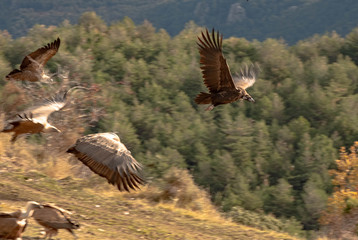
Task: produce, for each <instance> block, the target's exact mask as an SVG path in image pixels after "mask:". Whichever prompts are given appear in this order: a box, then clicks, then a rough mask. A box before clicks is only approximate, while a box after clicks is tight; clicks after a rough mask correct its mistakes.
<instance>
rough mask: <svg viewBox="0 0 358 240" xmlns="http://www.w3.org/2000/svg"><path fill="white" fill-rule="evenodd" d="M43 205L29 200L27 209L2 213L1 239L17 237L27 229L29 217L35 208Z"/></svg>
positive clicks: (0, 224) (0, 222) (0, 219)
mask: <svg viewBox="0 0 358 240" xmlns="http://www.w3.org/2000/svg"><path fill="white" fill-rule="evenodd" d="M41 207H42V206H41V205H40V204H38V203H37V202H33V201H30V202H27V204H26V211H21V210H18V211H16V212H13V213H0V239H17V238H20V237H21V235H22V233H23V232H24V231H25V228H26V225H27V219H28V218H29V217H31V216H32V214H33V212H34V210H35V209H40V208H41Z"/></svg>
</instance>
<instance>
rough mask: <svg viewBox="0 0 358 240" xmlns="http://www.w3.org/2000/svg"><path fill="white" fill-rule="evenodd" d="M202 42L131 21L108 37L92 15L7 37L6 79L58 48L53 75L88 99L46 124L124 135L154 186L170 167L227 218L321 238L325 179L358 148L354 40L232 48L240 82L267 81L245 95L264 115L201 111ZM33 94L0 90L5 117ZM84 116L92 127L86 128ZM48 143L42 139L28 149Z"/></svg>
mask: <svg viewBox="0 0 358 240" xmlns="http://www.w3.org/2000/svg"><path fill="white" fill-rule="evenodd" d="M201 30H202V28H201V27H199V26H197V25H195V24H194V23H189V24H187V25H186V27H185V28H184V29H183V30H182V31H181V32H180V33H179V34H178V35H176V36H174V37H171V36H170V35H169V34H168V33H167V32H166V31H164V30H162V29H161V30H156V29H155V28H154V27H153V26H152V25H151V24H150V23H149V22H147V21H146V22H144V23H143V24H140V25H135V24H134V22H133V21H132V20H131V19H130V18H125V19H123V20H122V21H119V22H116V23H113V24H111V25H107V24H106V23H105V22H104V20H102V19H101V18H100V17H99V16H97V15H96V14H95V13H93V12H88V13H85V14H83V15H82V16H81V18H80V19H79V23H78V24H75V25H71V24H70V23H68V22H64V23H62V24H61V25H60V26H59V27H45V26H40V25H37V26H34V27H33V28H31V29H30V30H29V32H28V35H26V36H25V37H23V38H18V39H12V38H11V36H10V35H9V34H8V33H7V32H6V31H2V32H1V33H0V75H1V76H5V75H6V74H7V73H9V72H10V71H11V69H12V68H13V67H18V65H19V63H20V62H21V60H22V58H23V56H24V55H26V54H27V53H29V52H31V51H32V50H34V49H36V48H38V47H39V46H41V45H44V44H46V43H48V42H50V41H53V40H54V39H56V38H57V37H58V36H59V37H60V38H61V41H62V43H61V47H60V50H59V52H58V53H57V55H56V56H55V57H53V59H52V60H51V61H50V62H49V63H48V64H47V66H48V68H49V70H50V71H51V72H56V70H57V68H58V66H60V70H61V69H62V70H67V71H68V72H69V78H68V79H67V80H68V81H69V82H68V84H72V85H78V84H79V85H83V86H87V87H89V88H90V89H92V90H91V91H92V92H91V94H90V95H91V96H89V97H86V98H83V99H80V100H79V101H77V105H76V106H73V108H75V107H76V109H80V110H78V111H74V110H73V111H71V110H68V111H67V113H62V114H61V113H60V114H59V115H57V117H56V116H55V117H53V119H50V121H53V122H57V124H59V122H61V121H67V122H65V123H64V124H62V126H61V125H60V126H61V127H62V129H65V128H70V127H72V126H73V128H71V129H67V130H66V131H67V133H68V134H73V132H78V134H79V135H80V134H87V133H95V132H103V131H113V132H116V133H118V134H119V136H120V137H121V140H122V141H123V142H124V144H126V145H127V146H128V148H129V149H130V150H131V152H132V154H133V156H135V158H136V159H137V160H138V161H139V162H141V163H143V165H144V166H145V175H146V178H147V179H149V180H150V181H156V180H157V179H160V178H162V177H163V176H164V175H165V173H166V172H167V171H168V170H169V169H170V167H173V166H175V167H178V168H185V169H189V170H190V172H191V174H192V175H193V176H194V179H195V182H196V183H197V184H198V185H200V186H201V187H202V188H203V189H206V190H207V191H208V192H209V193H210V195H211V198H212V201H213V202H214V203H215V204H216V205H217V206H218V207H220V208H221V209H222V210H223V211H225V212H230V211H233V210H235V209H237V207H240V209H241V208H242V209H246V210H250V211H255V212H258V213H263V212H265V213H270V214H273V215H274V216H276V217H278V218H282V219H296V220H297V221H299V222H300V223H301V224H302V226H303V228H304V229H305V230H318V229H319V228H320V225H319V221H318V220H319V218H320V214H321V212H322V210H324V209H325V207H326V201H327V198H328V197H329V196H330V195H331V194H332V191H333V186H332V183H331V176H330V174H329V171H330V169H334V168H335V160H336V159H337V158H338V157H339V155H338V150H339V148H340V147H341V146H351V145H352V144H353V142H354V141H355V140H357V136H358V127H357V124H356V123H357V120H358V107H357V106H358V95H357V92H358V87H357V86H358V85H357V83H358V67H357V64H358V58H357V53H358V29H354V30H352V32H351V33H349V34H348V35H347V37H346V38H342V37H340V36H339V35H337V34H336V33H327V34H325V35H321V36H318V35H317V36H314V37H311V38H308V39H306V40H303V41H299V42H298V43H297V44H296V45H294V46H291V47H289V46H288V45H287V44H285V43H284V42H283V41H281V40H276V39H267V40H265V41H263V42H259V41H248V40H246V39H244V38H228V39H224V42H223V48H224V54H225V57H226V58H227V62H228V63H229V65H230V68H231V70H232V72H237V71H239V69H240V66H242V64H244V63H250V62H255V63H258V64H259V65H260V67H261V70H262V71H261V73H260V76H259V79H258V80H257V82H256V84H255V85H254V86H253V87H252V88H250V89H249V90H248V92H249V93H250V94H251V96H253V97H254V98H255V100H256V103H254V104H253V103H249V102H236V103H233V104H230V105H223V106H219V107H216V108H215V109H214V110H213V111H211V112H208V111H204V109H205V106H198V105H196V104H195V103H194V101H193V98H194V97H195V95H196V94H197V93H198V92H200V91H204V90H205V87H204V84H203V82H202V77H201V72H200V68H199V54H198V50H197V45H196V38H197V36H198V35H199V33H200V31H201ZM57 81H58V82H61V79H57ZM36 86H38V85H36ZM26 88H29V84H23V83H13V82H7V81H5V80H4V78H2V79H1V80H0V96H1V104H0V107H1V109H0V110H1V112H2V113H5V114H6V117H7V118H8V117H10V116H11V114H14V113H16V111H18V110H20V109H23V108H24V106H27V105H29V104H30V103H31V102H32V101H34V100H35V98H31V94H28V95H27V97H26V98H25V99H24V96H23V94H24V92H23V91H22V90H20V89H26ZM40 89H45V90H46V89H47V87H46V84H42V85H40ZM44 92H46V91H44ZM30 93H32V92H30ZM34 93H35V92H34ZM34 96H35V95H34ZM74 98H75V96H74ZM79 112H81V115H85V116H90V117H89V118H88V119H87V120H86V121H85V123H84V122H80V120H79V119H80V116H79V114H80V113H79ZM66 115H70V116H71V119H70V120H69V119H68V118H66ZM66 119H67V120H66ZM75 119H76V120H77V121H75ZM71 124H72V125H71ZM76 124H77V125H76ZM62 138H64V137H62ZM45 140H46V135H45V138H38V137H36V136H35V137H32V138H30V139H29V141H33V143H34V144H38V143H43V142H44V141H45ZM41 141H42V142H41ZM56 142H57V143H59V142H60V141H59V140H58V139H57V140H56ZM16 144H18V143H16ZM40 155H41V154H39V156H40ZM42 158H43V156H42ZM235 211H236V210H235Z"/></svg>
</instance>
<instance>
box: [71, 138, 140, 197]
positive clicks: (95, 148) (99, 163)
mask: <svg viewBox="0 0 358 240" xmlns="http://www.w3.org/2000/svg"><path fill="white" fill-rule="evenodd" d="M67 152H70V153H74V154H75V156H76V157H77V158H78V159H79V160H80V161H82V162H83V163H84V164H85V165H86V166H88V167H89V168H90V169H91V170H92V171H93V172H95V173H96V174H98V175H100V176H102V177H105V178H106V179H107V180H108V182H109V183H111V184H113V185H117V187H118V189H119V190H120V191H122V190H126V191H129V188H131V189H133V190H136V188H139V186H138V185H139V184H144V181H143V179H142V178H141V177H140V176H139V172H140V171H141V168H142V167H141V165H140V163H138V162H137V161H136V160H135V159H134V158H133V157H132V155H131V153H130V151H128V150H127V148H126V147H125V146H124V145H123V144H122V143H121V142H120V140H119V138H118V136H117V135H116V134H114V133H99V134H91V135H87V136H84V137H81V138H79V139H78V140H77V142H76V144H75V145H74V146H72V147H71V148H69V149H68V151H67Z"/></svg>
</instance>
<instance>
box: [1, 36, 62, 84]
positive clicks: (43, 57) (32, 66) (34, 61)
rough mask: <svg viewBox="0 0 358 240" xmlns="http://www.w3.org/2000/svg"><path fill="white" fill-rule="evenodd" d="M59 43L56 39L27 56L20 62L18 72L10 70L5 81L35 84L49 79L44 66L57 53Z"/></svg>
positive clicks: (58, 39)
mask: <svg viewBox="0 0 358 240" xmlns="http://www.w3.org/2000/svg"><path fill="white" fill-rule="evenodd" d="M60 43H61V41H60V38H57V39H56V40H55V41H53V42H52V43H48V44H47V45H45V46H43V47H41V48H39V49H37V50H36V51H34V52H32V53H30V54H29V55H27V56H26V57H25V58H24V59H23V60H22V62H21V65H20V70H19V69H14V70H12V71H11V72H10V73H9V74H8V75H6V77H5V78H6V80H18V81H30V82H37V81H41V80H42V79H49V78H50V77H49V76H47V75H46V74H45V71H44V66H45V64H46V63H47V61H48V60H50V58H51V57H53V56H54V55H55V54H56V53H57V51H58V49H59V47H60Z"/></svg>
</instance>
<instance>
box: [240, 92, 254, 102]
mask: <svg viewBox="0 0 358 240" xmlns="http://www.w3.org/2000/svg"><path fill="white" fill-rule="evenodd" d="M242 99H244V100H246V101H249V102H255V99H253V97H251V96H250V94H248V93H247V92H246V91H245V92H244V96H243V97H242Z"/></svg>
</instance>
